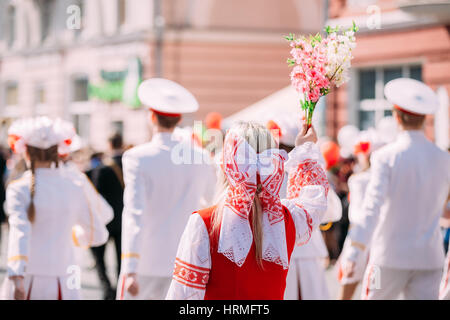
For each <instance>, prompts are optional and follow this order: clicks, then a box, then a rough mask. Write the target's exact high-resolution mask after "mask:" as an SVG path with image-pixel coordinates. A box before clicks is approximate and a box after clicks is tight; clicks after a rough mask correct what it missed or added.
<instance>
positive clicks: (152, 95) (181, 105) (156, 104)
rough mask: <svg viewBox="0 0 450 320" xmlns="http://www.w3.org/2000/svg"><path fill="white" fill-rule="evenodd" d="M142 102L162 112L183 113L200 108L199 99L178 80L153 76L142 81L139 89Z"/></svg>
mask: <svg viewBox="0 0 450 320" xmlns="http://www.w3.org/2000/svg"><path fill="white" fill-rule="evenodd" d="M138 96H139V99H140V100H141V102H142V103H143V104H144V105H146V106H148V107H149V108H151V109H153V110H155V111H157V112H162V113H168V114H182V113H191V112H195V111H197V110H198V102H197V99H195V97H194V96H193V95H192V93H190V92H189V91H188V90H187V89H186V88H184V87H183V86H181V85H179V84H178V83H176V82H173V81H170V80H167V79H162V78H153V79H148V80H145V81H144V82H142V83H141V84H140V86H139V89H138Z"/></svg>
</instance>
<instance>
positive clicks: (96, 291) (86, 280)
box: [0, 225, 360, 300]
mask: <svg viewBox="0 0 450 320" xmlns="http://www.w3.org/2000/svg"><path fill="white" fill-rule="evenodd" d="M6 254H7V228H6V225H3V227H2V237H1V246H0V283H3V279H4V277H5V272H6V268H5V265H6ZM114 255H115V252H114V247H113V245H112V243H108V247H107V249H106V259H107V265H108V267H109V269H108V273H109V274H110V279H113V281H114V282H113V283H116V277H115V275H114V270H115V259H114ZM76 256H77V261H80V262H81V263H80V265H81V268H82V277H81V283H82V295H83V298H84V299H86V300H98V299H102V291H101V288H100V282H99V280H98V277H97V273H96V271H95V269H94V260H93V258H92V255H91V252H90V251H89V250H85V249H77V251H76ZM326 277H327V282H328V288H329V291H330V297H331V299H336V297H337V293H338V283H337V281H336V274H335V272H334V269H333V268H329V269H328V270H327V272H326ZM359 291H360V289H359V288H358V290H357V292H356V294H355V297H357V298H358V297H359Z"/></svg>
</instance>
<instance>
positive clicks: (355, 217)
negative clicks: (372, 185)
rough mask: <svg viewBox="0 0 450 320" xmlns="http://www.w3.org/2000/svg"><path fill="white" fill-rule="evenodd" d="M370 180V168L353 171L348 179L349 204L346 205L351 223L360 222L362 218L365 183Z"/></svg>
mask: <svg viewBox="0 0 450 320" xmlns="http://www.w3.org/2000/svg"><path fill="white" fill-rule="evenodd" d="M369 181H370V170H366V171H363V172H359V173H355V174H352V175H351V176H350V178H349V179H348V190H349V198H350V205H349V207H348V220H349V221H350V223H351V224H352V225H355V224H358V223H360V221H361V220H362V219H363V215H362V212H363V210H362V208H363V203H364V196H365V194H366V190H367V185H368V184H369Z"/></svg>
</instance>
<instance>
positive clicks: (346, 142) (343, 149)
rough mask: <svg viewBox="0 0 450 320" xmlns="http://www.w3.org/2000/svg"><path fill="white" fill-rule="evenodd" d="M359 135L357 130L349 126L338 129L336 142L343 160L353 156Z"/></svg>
mask: <svg viewBox="0 0 450 320" xmlns="http://www.w3.org/2000/svg"><path fill="white" fill-rule="evenodd" d="M359 133H360V131H359V129H358V128H357V127H355V126H353V125H350V124H349V125H346V126H343V127H342V128H341V129H339V132H338V135H337V141H338V143H339V146H340V153H341V156H342V157H343V158H348V157H350V156H351V155H352V154H353V147H354V146H355V143H356V142H357V140H358V137H359Z"/></svg>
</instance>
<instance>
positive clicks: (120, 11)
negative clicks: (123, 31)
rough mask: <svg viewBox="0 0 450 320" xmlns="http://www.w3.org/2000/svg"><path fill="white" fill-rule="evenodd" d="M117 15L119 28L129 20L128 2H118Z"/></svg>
mask: <svg viewBox="0 0 450 320" xmlns="http://www.w3.org/2000/svg"><path fill="white" fill-rule="evenodd" d="M117 15H118V24H119V27H121V26H123V25H124V24H125V22H126V20H127V3H126V0H118V4H117Z"/></svg>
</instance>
